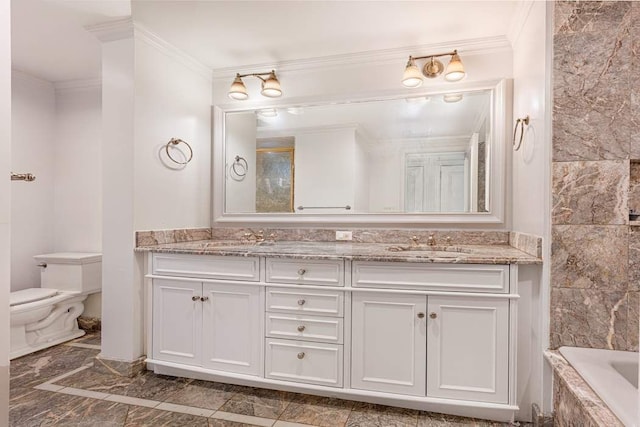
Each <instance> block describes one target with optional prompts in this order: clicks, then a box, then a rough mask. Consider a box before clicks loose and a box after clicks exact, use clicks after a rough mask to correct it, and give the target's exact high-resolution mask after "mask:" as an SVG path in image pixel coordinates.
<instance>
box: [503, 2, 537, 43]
mask: <svg viewBox="0 0 640 427" xmlns="http://www.w3.org/2000/svg"><path fill="white" fill-rule="evenodd" d="M534 1H535V0H525V1H521V2H519V3H518V9H517V10H516V12H515V13H514V15H513V19H512V20H511V25H509V29H508V31H507V39H508V40H509V42H510V43H511V46H512V48H514V49H515V46H516V44H517V43H518V39H519V38H520V35H521V34H522V29H523V28H524V26H525V24H526V22H527V19H529V15H530V14H531V9H532V8H533V4H534Z"/></svg>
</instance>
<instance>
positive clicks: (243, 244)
mask: <svg viewBox="0 0 640 427" xmlns="http://www.w3.org/2000/svg"><path fill="white" fill-rule="evenodd" d="M268 245H273V242H267V241H264V242H255V241H247V240H218V241H212V242H209V243H208V244H207V246H209V247H210V248H232V247H234V248H236V247H237V248H247V247H253V246H268Z"/></svg>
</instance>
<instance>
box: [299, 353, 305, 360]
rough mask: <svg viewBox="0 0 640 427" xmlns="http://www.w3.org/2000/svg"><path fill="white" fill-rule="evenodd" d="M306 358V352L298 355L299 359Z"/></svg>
mask: <svg viewBox="0 0 640 427" xmlns="http://www.w3.org/2000/svg"><path fill="white" fill-rule="evenodd" d="M303 358H304V351H301V352H300V353H298V359H303Z"/></svg>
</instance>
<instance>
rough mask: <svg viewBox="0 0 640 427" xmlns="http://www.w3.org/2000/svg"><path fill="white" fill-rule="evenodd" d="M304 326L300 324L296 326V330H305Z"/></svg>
mask: <svg viewBox="0 0 640 427" xmlns="http://www.w3.org/2000/svg"><path fill="white" fill-rule="evenodd" d="M305 329H306V328H305V326H304V325H300V326H298V332H303V331H304V330H305Z"/></svg>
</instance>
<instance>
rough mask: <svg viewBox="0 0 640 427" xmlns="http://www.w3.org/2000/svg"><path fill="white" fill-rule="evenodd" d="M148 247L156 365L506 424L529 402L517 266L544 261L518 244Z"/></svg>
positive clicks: (150, 351)
mask: <svg viewBox="0 0 640 427" xmlns="http://www.w3.org/2000/svg"><path fill="white" fill-rule="evenodd" d="M436 249H441V250H436ZM139 250H140V248H139ZM142 250H146V251H149V252H148V255H147V275H146V279H147V287H146V291H147V292H146V296H147V301H146V303H147V305H146V308H147V355H148V359H147V366H148V367H149V369H153V370H154V371H155V372H156V373H159V374H166V375H176V376H184V377H192V378H199V379H207V380H214V381H221V382H228V383H234V384H241V385H250V386H256V387H264V388H273V389H279V390H288V391H295V392H301V393H309V394H317V395H322V396H332V397H339V398H345V399H352V400H362V401H367V402H372V403H380V404H388V405H396V406H402V407H409V408H414V409H421V410H428V411H435V412H444V413H450V414H455V415H463V416H474V417H480V418H487V419H495V420H503V421H508V420H511V419H512V417H513V414H514V412H515V411H516V410H517V409H518V407H517V404H516V375H515V373H516V318H517V315H516V314H517V302H518V297H519V296H518V289H517V287H518V280H517V275H518V265H519V264H523V263H524V264H537V263H540V259H539V258H536V257H533V256H531V255H527V254H525V253H523V252H520V251H518V250H516V249H514V248H512V247H510V246H505V245H493V246H491V245H488V246H467V247H443V248H429V247H420V248H418V247H416V248H409V250H405V251H401V252H391V251H389V245H384V244H345V243H331V242H324V243H322V242H278V243H275V244H273V245H267V246H260V245H257V246H250V245H242V244H240V243H237V242H236V246H234V243H233V242H231V243H229V242H227V243H225V244H223V242H211V241H201V242H190V243H177V244H170V245H158V246H155V247H149V248H144V249H142Z"/></svg>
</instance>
